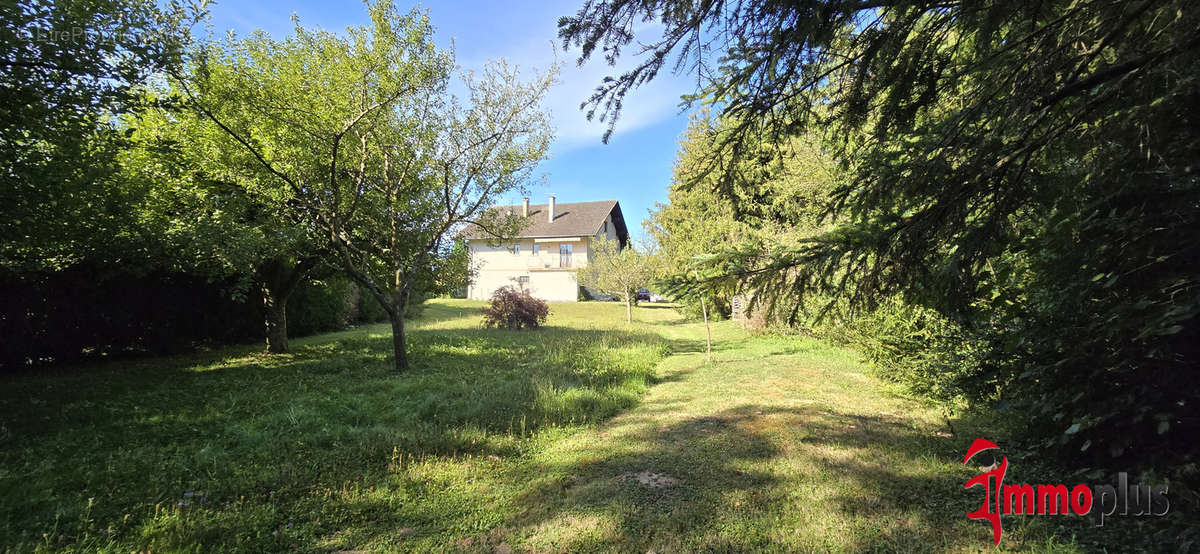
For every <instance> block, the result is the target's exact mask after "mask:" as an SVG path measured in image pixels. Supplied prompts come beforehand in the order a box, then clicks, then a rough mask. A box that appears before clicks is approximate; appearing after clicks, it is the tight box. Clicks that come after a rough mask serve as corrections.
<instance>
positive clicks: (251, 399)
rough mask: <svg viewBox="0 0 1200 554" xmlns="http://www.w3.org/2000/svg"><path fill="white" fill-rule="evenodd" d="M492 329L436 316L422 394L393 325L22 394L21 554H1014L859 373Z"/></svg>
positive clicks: (15, 482)
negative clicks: (406, 367) (398, 363)
mask: <svg viewBox="0 0 1200 554" xmlns="http://www.w3.org/2000/svg"><path fill="white" fill-rule="evenodd" d="M479 306H480V304H478V303H472V302H467V301H447V300H439V301H435V302H434V303H433V305H432V306H431V307H430V308H429V309H428V310H426V313H425V315H424V316H423V318H422V319H421V320H420V321H418V322H416V324H415V326H414V327H415V328H414V330H413V332H412V334H411V338H412V350H413V361H414V369H413V370H412V371H411V372H410V373H408V374H405V375H402V376H396V375H394V374H392V373H390V366H389V364H388V360H387V353H388V351H389V348H390V342H389V340H390V339H389V337H388V334H387V333H388V330H387V327H386V326H374V327H367V328H362V329H357V330H353V331H347V332H343V333H335V334H330V335H323V336H318V337H311V338H309V339H304V340H299V341H296V342H295V343H294V346H295V352H294V353H293V354H290V355H286V356H271V357H267V356H263V355H260V354H258V353H256V352H254V350H255V349H254V348H252V347H242V348H233V349H224V350H220V351H216V352H208V353H201V354H196V355H192V356H184V357H176V358H165V359H163V358H160V359H153V360H144V361H141V362H124V363H109V364H105V365H99V366H88V367H76V368H63V369H60V370H56V371H51V372H43V373H39V374H30V375H21V376H9V377H5V378H3V380H0V383H2V385H3V387H2V392H0V550H5V551H20V552H24V551H33V550H45V551H70V550H81V551H113V552H117V551H121V552H128V551H131V550H137V551H145V550H152V551H181V552H188V551H194V552H210V551H219V550H225V551H246V552H259V551H318V552H320V551H325V552H328V551H338V550H366V551H394V550H417V551H430V550H432V551H478V552H505V551H570V552H577V551H611V550H620V551H630V552H633V551H636V552H646V551H649V550H653V551H656V552H676V551H681V552H682V551H686V552H690V551H698V550H716V551H723V550H776V551H829V550H834V551H859V552H869V551H881V550H887V551H896V550H899V551H976V550H992V547H991V543H990V536H991V535H990V529H989V528H987V527H986V526H985V525H983V524H981V523H979V522H974V521H968V520H967V519H966V518H965V515H964V514H965V513H966V512H967V511H970V510H972V509H974V508H977V507H978V503H979V499H978V493H976V492H975V491H971V492H969V493H968V492H964V491H963V490H962V483H963V482H964V481H965V480H966V479H967V478H969V477H970V476H973V475H974V474H975V473H976V471H977V468H965V467H963V466H962V465H961V456H962V452H963V450H964V449H965V447H966V444H967V443H968V442H969V440H970V439H971V438H973V437H967V436H962V435H960V436H951V435H950V434H949V433H947V432H946V425H945V422H944V420H943V419H942V418H941V415H940V413H939V412H938V411H936V410H935V409H933V408H929V407H926V406H923V405H921V404H919V403H916V402H913V401H911V400H907V399H905V398H903V397H900V396H897V395H894V394H889V393H887V392H885V391H883V390H881V389H880V386H879V385H878V383H877V382H876V381H874V380H872V379H871V378H869V377H868V376H867V374H866V369H865V368H864V367H863V365H862V364H861V363H860V362H859V360H858V359H857V357H856V356H855V355H854V354H853V353H851V352H849V351H847V350H843V349H839V348H834V347H831V346H828V345H826V344H824V343H821V342H818V341H815V340H811V339H804V338H796V337H768V336H753V335H749V334H747V333H745V332H744V331H742V330H740V329H738V328H736V327H735V326H733V325H732V324H730V323H721V324H718V325H716V326H715V327H714V330H715V333H716V344H717V351H716V353H715V361H714V362H713V363H712V364H708V363H705V361H704V354H703V352H702V348H703V335H702V334H701V333H702V325H700V324H695V323H686V322H683V321H681V320H680V319H679V317H678V315H677V314H676V313H675V312H674V310H671V309H669V308H661V307H645V308H639V309H638V310H637V312H636V315H635V317H636V318H637V319H638V322H636V323H635V325H634V326H633V327H631V328H627V327H626V326H625V324H624V321H623V319H624V314H623V307H622V306H618V305H615V304H606V303H583V304H565V305H555V306H554V307H553V309H552V314H551V318H550V321H549V323H548V327H546V328H544V329H541V330H538V331H535V332H529V331H525V332H512V331H501V330H484V329H480V328H479V315H478V307H479ZM962 425H963V424H956V426H959V427H961V426H962ZM960 431H962V429H961V428H960ZM1080 528H1081V527H1080V526H1079V525H1074V524H1073V523H1068V524H1066V525H1065V526H1064V524H1061V523H1059V522H1056V521H1054V522H1050V521H1045V520H1043V519H1041V518H1023V519H1020V520H1017V521H1008V522H1006V534H1005V539H1004V540H1005V542H1004V543H1003V544H1002V549H1020V550H1030V549H1034V550H1046V551H1068V552H1070V551H1077V550H1080V549H1081V546H1080V545H1078V544H1072V542H1071V540H1070V538H1069V537H1071V536H1072V533H1075V532H1076V531H1077V530H1078V529H1080ZM1061 537H1067V539H1062V538H1061Z"/></svg>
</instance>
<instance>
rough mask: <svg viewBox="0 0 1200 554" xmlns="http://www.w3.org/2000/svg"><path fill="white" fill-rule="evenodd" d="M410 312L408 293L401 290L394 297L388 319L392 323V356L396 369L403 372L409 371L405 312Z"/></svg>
mask: <svg viewBox="0 0 1200 554" xmlns="http://www.w3.org/2000/svg"><path fill="white" fill-rule="evenodd" d="M406 311H408V291H407V290H404V289H401V290H400V291H399V292H397V293H396V294H395V295H393V297H392V309H391V310H389V311H388V318H389V319H391V321H392V356H393V357H394V358H395V369H396V371H397V372H402V371H405V370H407V369H408V351H407V348H408V345H407V344H405V336H404V312H406Z"/></svg>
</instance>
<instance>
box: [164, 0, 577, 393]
mask: <svg viewBox="0 0 1200 554" xmlns="http://www.w3.org/2000/svg"><path fill="white" fill-rule="evenodd" d="M368 12H369V14H370V17H371V21H372V25H371V26H369V27H357V28H351V29H349V30H348V33H347V35H346V36H340V35H335V34H333V33H329V32H325V31H319V30H310V29H305V28H303V27H301V26H300V25H297V26H296V29H295V32H294V34H293V35H291V36H289V37H287V38H286V39H284V40H281V41H277V40H274V39H272V38H271V37H269V36H267V35H265V34H263V33H258V34H256V35H254V36H252V37H250V38H249V39H246V40H240V41H239V40H233V39H231V40H229V41H227V42H226V43H224V44H222V45H220V47H213V48H209V49H208V50H207V51H205V52H202V53H201V56H200V57H199V61H198V63H197V64H196V67H195V68H194V70H193V72H192V74H190V75H188V76H181V77H180V78H179V79H178V83H179V84H180V86H181V87H182V88H183V89H184V91H185V93H186V94H187V95H188V97H189V99H190V100H191V102H192V104H193V105H194V106H195V107H196V108H197V109H198V110H200V111H201V112H202V113H204V114H205V115H206V116H207V118H208V119H209V120H211V121H212V123H213V124H214V125H215V126H216V127H218V128H219V129H220V130H221V131H223V132H224V134H225V135H226V140H225V142H226V146H227V148H226V149H225V155H224V158H223V160H224V163H225V164H226V165H227V166H228V168H229V169H228V171H229V172H231V173H235V174H240V175H243V176H247V177H248V182H251V183H254V184H255V188H254V189H253V192H254V194H257V195H261V196H264V197H266V198H268V199H274V200H275V201H277V202H279V203H281V204H282V205H285V206H286V207H287V213H288V214H290V215H291V216H294V217H296V218H298V219H300V220H301V221H303V222H305V223H306V224H307V225H309V226H311V227H313V228H315V229H318V230H319V232H320V234H321V235H323V236H324V237H325V238H326V240H327V241H328V244H329V247H330V249H331V250H332V251H333V252H334V253H335V255H336V256H337V260H338V262H339V265H340V267H341V269H342V270H344V271H345V272H347V273H348V274H349V275H351V276H352V277H353V278H354V279H355V280H356V281H357V282H358V283H359V284H361V285H362V286H363V287H364V288H365V289H366V290H368V291H369V292H370V293H371V295H372V296H373V297H374V298H375V299H376V300H377V301H378V302H379V304H380V306H381V307H383V309H384V311H385V312H387V313H388V315H389V318H390V319H391V321H392V327H393V337H394V347H395V348H394V352H395V354H394V355H395V364H396V368H397V369H398V370H400V369H404V368H406V367H407V365H408V358H407V353H406V348H405V339H404V319H403V316H404V313H405V312H406V310H407V307H408V306H409V304H410V303H411V302H413V301H417V300H419V299H421V298H423V297H425V296H427V295H429V294H434V293H436V292H444V291H440V290H438V289H439V288H440V287H445V286H453V285H454V284H455V282H459V281H461V277H462V274H463V272H464V271H465V268H466V265H465V263H463V256H462V254H461V253H460V254H459V255H458V257H457V258H455V257H452V256H451V254H453V253H454V249H453V246H452V244H451V239H450V237H451V236H452V232H453V231H455V230H457V229H458V228H459V227H461V226H462V225H464V224H467V223H476V224H478V225H480V226H481V227H484V228H486V229H489V230H490V231H492V232H494V233H499V234H501V235H505V234H508V235H511V233H512V232H514V230H515V227H516V219H517V218H507V219H506V220H504V221H492V220H490V219H489V218H488V217H487V215H486V214H487V211H486V208H488V207H489V206H491V205H492V204H494V203H495V202H496V200H498V199H499V198H500V197H501V196H502V195H503V194H504V193H506V192H509V191H513V190H518V189H520V188H521V187H522V186H524V184H525V181H526V180H528V179H529V178H530V176H531V174H532V170H533V168H534V167H535V166H536V165H537V164H538V163H539V162H540V161H541V160H542V159H544V158H545V156H546V153H547V150H548V148H549V141H550V136H551V133H550V128H549V122H548V118H547V116H546V114H545V113H544V112H542V111H541V109H540V104H541V100H542V97H543V96H544V94H545V91H546V90H547V88H548V87H549V86H550V83H551V82H552V81H553V79H554V72H553V71H550V72H548V73H546V74H542V75H538V76H536V77H535V78H534V79H532V80H531V81H530V82H528V83H525V82H522V81H521V79H520V78H519V75H518V74H517V72H516V70H515V69H513V68H512V67H510V66H508V65H506V64H504V63H503V62H500V63H495V64H491V65H489V66H488V67H487V68H486V69H484V70H483V71H482V72H480V73H479V74H478V75H475V74H473V73H464V74H463V75H462V84H463V88H464V89H465V90H466V93H465V99H464V98H459V97H457V96H455V95H453V94H450V93H449V92H448V89H449V85H450V82H451V79H452V77H453V75H454V73H455V71H456V67H455V64H454V58H453V53H452V52H449V51H442V50H439V49H438V48H437V47H436V45H435V44H434V41H433V27H432V25H431V24H430V22H429V20H428V18H427V17H426V16H425V15H424V14H423V13H421V12H420V11H419V10H413V11H411V12H409V13H407V14H403V13H400V12H399V11H398V10H397V9H396V8H395V5H394V4H393V3H392V2H390V1H382V2H377V3H372V4H370V5H369V6H368ZM492 219H494V218H492ZM446 272H451V273H454V274H456V275H458V277H456V278H453V279H452V278H449V276H447V278H442V277H439V274H441V273H446Z"/></svg>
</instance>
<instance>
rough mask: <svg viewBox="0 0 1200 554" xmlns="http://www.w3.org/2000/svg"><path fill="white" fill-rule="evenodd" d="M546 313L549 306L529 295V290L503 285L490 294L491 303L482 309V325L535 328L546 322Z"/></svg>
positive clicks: (548, 310) (548, 311) (547, 313)
mask: <svg viewBox="0 0 1200 554" xmlns="http://www.w3.org/2000/svg"><path fill="white" fill-rule="evenodd" d="M548 315H550V307H549V306H547V305H546V303H545V302H542V301H541V300H538V299H537V298H534V297H533V296H532V295H530V294H529V291H527V290H517V289H515V288H513V287H504V288H501V289H498V290H497V291H496V292H495V293H494V294H492V300H491V304H490V305H489V306H488V307H486V308H484V309H483V325H484V327H502V328H505V329H522V328H526V327H528V328H530V329H536V328H537V327H538V326H539V325H541V324H542V323H545V322H546V316H548Z"/></svg>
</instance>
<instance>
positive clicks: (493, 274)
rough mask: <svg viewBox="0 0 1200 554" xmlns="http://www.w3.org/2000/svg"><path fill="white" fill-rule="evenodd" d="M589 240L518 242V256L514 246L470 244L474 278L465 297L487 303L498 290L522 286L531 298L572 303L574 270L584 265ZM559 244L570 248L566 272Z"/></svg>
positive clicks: (575, 287) (576, 285)
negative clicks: (568, 265) (569, 262)
mask: <svg viewBox="0 0 1200 554" xmlns="http://www.w3.org/2000/svg"><path fill="white" fill-rule="evenodd" d="M611 226H612V224H611V223H610V224H609V227H611ZM571 238H574V239H575V240H570V239H571ZM589 238H590V237H568V238H567V239H542V240H541V241H538V242H536V243H535V241H534V239H521V240H519V241H517V242H516V244H519V245H520V252H519V253H518V254H514V253H513V252H512V245H513V243H505V244H502V245H499V246H492V245H489V244H487V242H486V241H483V240H470V241H468V243H467V246H468V248H469V251H470V254H471V266H472V267H473V268H474V269H475V271H476V275H475V279H474V280H473V281H472V283H471V286H470V287H468V289H467V297H468V298H470V299H472V300H487V299H489V298H491V296H492V293H494V292H495V291H496V289H498V288H501V287H505V286H521V285H522V284H523V285H524V286H525V288H527V289H528V290H529V292H530V294H532V295H534V296H535V297H538V298H541V299H543V300H546V301H550V302H574V301H576V300H578V298H579V280H578V278H577V276H576V270H578V269H579V268H581V267H584V266H586V265H587V262H588V242H589V240H588V239H589ZM534 244H537V245H538V247H539V250H540V251H539V253H538V254H536V255H535V254H534V253H533V246H534ZM561 244H570V245H571V247H572V253H571V260H570V261H571V264H570V267H569V268H562V267H560V264H559V261H560V260H559V245H561ZM521 277H526V278H528V282H527V283H521V282H520V278H521Z"/></svg>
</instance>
